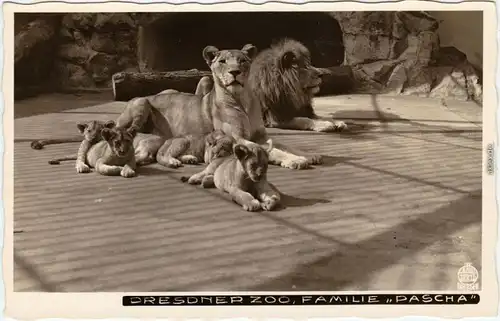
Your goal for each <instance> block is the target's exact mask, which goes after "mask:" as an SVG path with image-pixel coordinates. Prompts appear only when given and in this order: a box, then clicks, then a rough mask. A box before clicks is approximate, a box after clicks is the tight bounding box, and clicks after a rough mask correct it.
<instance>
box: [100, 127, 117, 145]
mask: <svg viewBox="0 0 500 321" xmlns="http://www.w3.org/2000/svg"><path fill="white" fill-rule="evenodd" d="M101 136H102V138H104V140H105V141H107V142H109V141H110V140H112V139H113V138H114V137H115V132H113V131H112V130H111V129H109V128H103V129H102V130H101Z"/></svg>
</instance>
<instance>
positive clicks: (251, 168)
mask: <svg viewBox="0 0 500 321" xmlns="http://www.w3.org/2000/svg"><path fill="white" fill-rule="evenodd" d="M272 148H273V143H272V140H271V139H269V140H268V141H267V147H263V146H260V145H258V144H255V143H252V142H245V143H238V144H236V145H234V147H233V153H234V154H233V155H230V156H226V157H218V158H215V159H213V160H212V161H211V162H210V164H209V165H208V166H207V167H206V168H205V169H204V170H203V171H202V172H200V173H197V174H194V175H192V176H191V177H182V178H181V180H182V181H184V182H185V181H187V182H188V183H189V184H195V185H198V184H201V185H202V186H203V187H213V186H215V187H217V188H218V189H220V190H222V191H224V192H226V193H229V195H231V196H232V198H233V201H235V202H236V203H238V204H240V205H241V206H242V207H243V209H244V210H246V211H251V212H253V211H258V210H260V209H263V210H266V211H271V210H273V209H275V208H276V206H277V205H278V204H279V202H280V199H281V198H280V193H279V192H278V191H277V190H275V189H274V188H273V187H272V186H271V185H270V184H269V182H268V181H267V165H268V162H269V152H270V151H271V150H272Z"/></svg>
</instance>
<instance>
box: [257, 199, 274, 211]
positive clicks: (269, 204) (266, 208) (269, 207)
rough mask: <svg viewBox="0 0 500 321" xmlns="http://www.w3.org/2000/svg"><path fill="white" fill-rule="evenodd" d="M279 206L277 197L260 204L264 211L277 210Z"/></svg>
mask: <svg viewBox="0 0 500 321" xmlns="http://www.w3.org/2000/svg"><path fill="white" fill-rule="evenodd" d="M277 205H278V198H277V197H275V196H273V197H269V198H268V199H266V200H265V201H264V202H262V203H261V204H260V206H261V207H262V209H263V210H264V211H272V210H274V209H275V208H276V206H277Z"/></svg>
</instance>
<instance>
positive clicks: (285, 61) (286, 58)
mask: <svg viewBox="0 0 500 321" xmlns="http://www.w3.org/2000/svg"><path fill="white" fill-rule="evenodd" d="M296 63H297V57H295V53H293V51H287V52H285V53H284V54H283V56H282V57H281V67H283V69H288V68H291V67H292V66H293V65H295V64H296Z"/></svg>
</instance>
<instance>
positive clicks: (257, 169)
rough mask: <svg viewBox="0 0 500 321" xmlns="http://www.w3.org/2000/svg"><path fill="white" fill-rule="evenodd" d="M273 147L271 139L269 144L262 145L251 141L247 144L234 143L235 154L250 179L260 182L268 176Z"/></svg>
mask: <svg viewBox="0 0 500 321" xmlns="http://www.w3.org/2000/svg"><path fill="white" fill-rule="evenodd" d="M272 149H273V144H272V141H271V140H270V139H269V140H268V143H267V146H261V145H259V144H255V143H250V142H248V143H246V144H241V143H240V144H236V145H234V154H235V155H236V157H237V158H238V161H239V162H240V163H241V165H242V167H243V169H244V170H245V173H246V174H247V175H248V177H249V178H250V180H252V181H253V182H259V181H261V180H262V179H265V178H266V176H267V167H268V164H269V152H270V151H271V150H272Z"/></svg>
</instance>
